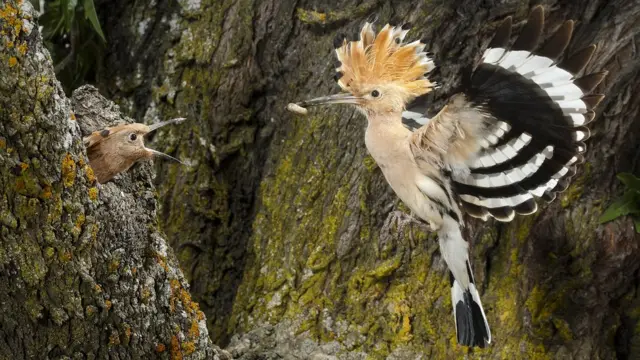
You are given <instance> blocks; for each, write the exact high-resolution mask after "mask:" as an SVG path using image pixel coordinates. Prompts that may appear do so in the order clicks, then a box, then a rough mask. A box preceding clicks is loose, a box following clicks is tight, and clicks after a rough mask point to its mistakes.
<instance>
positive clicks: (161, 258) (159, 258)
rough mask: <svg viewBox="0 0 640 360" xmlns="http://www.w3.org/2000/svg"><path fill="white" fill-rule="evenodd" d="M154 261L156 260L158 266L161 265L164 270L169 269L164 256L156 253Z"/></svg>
mask: <svg viewBox="0 0 640 360" xmlns="http://www.w3.org/2000/svg"><path fill="white" fill-rule="evenodd" d="M156 261H157V262H158V264H160V266H162V268H163V269H164V271H167V272H168V271H169V267H168V266H167V261H166V260H165V258H164V256H162V255H160V254H158V253H156Z"/></svg>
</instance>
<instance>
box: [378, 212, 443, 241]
mask: <svg viewBox="0 0 640 360" xmlns="http://www.w3.org/2000/svg"><path fill="white" fill-rule="evenodd" d="M386 223H387V224H388V225H391V224H394V223H395V225H396V229H397V231H398V232H399V233H401V234H404V230H405V228H406V227H407V226H408V227H409V241H410V243H411V247H415V240H414V236H413V225H414V224H416V225H417V226H418V227H419V228H420V229H421V230H423V231H424V232H431V230H432V229H431V227H430V226H429V225H428V224H426V223H424V222H422V221H420V220H419V219H417V218H414V217H413V215H410V214H407V213H405V212H403V211H400V210H394V211H392V212H391V213H389V216H388V217H387V221H386Z"/></svg>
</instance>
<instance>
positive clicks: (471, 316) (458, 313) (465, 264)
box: [438, 215, 491, 347]
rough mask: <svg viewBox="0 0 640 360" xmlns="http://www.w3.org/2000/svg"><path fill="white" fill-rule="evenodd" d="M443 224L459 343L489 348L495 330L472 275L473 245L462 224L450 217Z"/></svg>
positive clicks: (440, 235) (442, 242)
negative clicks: (470, 256)
mask: <svg viewBox="0 0 640 360" xmlns="http://www.w3.org/2000/svg"><path fill="white" fill-rule="evenodd" d="M443 220H444V222H443V226H442V227H441V228H440V229H439V230H438V240H439V242H440V253H441V254H442V256H443V257H444V259H445V262H446V263H447V266H448V267H449V279H450V281H451V304H452V305H453V318H454V320H455V324H456V334H457V338H458V343H459V344H460V345H465V346H478V347H485V346H487V345H488V344H489V343H490V342H491V330H489V323H488V322H487V317H486V316H485V314H484V310H483V309H482V302H481V301H480V294H478V290H477V289H476V285H475V280H474V278H473V272H472V271H471V264H470V263H469V254H468V251H469V245H468V243H467V242H466V241H465V240H464V238H463V237H462V233H461V231H460V224H459V223H458V222H457V221H456V220H454V219H453V218H451V217H450V216H448V215H445V216H444V218H443Z"/></svg>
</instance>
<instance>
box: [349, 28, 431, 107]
mask: <svg viewBox="0 0 640 360" xmlns="http://www.w3.org/2000/svg"><path fill="white" fill-rule="evenodd" d="M407 32H409V30H403V29H402V28H401V27H392V26H390V25H388V24H387V25H385V27H384V28H382V30H380V32H379V33H378V34H377V35H376V33H375V32H374V30H373V25H372V24H371V23H365V25H364V27H363V28H362V30H361V31H360V40H358V41H349V42H348V41H347V40H346V39H344V40H343V41H342V45H341V46H340V47H338V48H336V55H337V57H338V60H339V61H340V67H338V68H337V69H336V71H337V72H339V73H340V74H338V75H339V78H338V85H340V87H341V88H342V89H343V90H345V91H349V92H351V93H353V94H356V93H358V92H360V91H362V90H363V89H365V88H366V87H367V86H369V85H371V84H379V83H381V82H384V83H393V84H395V85H397V86H398V87H399V88H401V89H402V90H403V92H405V93H406V94H407V95H408V96H409V97H418V96H420V95H423V94H426V93H428V92H429V91H431V90H432V89H433V87H434V86H435V84H434V83H432V82H430V81H429V80H428V79H427V77H426V75H427V73H428V72H430V71H431V70H433V68H434V67H435V66H434V64H433V61H432V60H431V59H430V58H429V57H428V56H427V53H426V52H424V47H425V45H424V44H423V43H421V42H420V41H414V42H412V43H409V44H405V43H404V42H403V40H404V37H405V36H406V35H407Z"/></svg>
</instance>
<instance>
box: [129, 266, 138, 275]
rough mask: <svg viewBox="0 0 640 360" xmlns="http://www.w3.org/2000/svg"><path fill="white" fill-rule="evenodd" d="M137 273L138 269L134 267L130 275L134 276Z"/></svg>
mask: <svg viewBox="0 0 640 360" xmlns="http://www.w3.org/2000/svg"><path fill="white" fill-rule="evenodd" d="M137 272H138V268H135V267H133V268H131V273H132V274H133V275H135V274H136V273H137Z"/></svg>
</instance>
